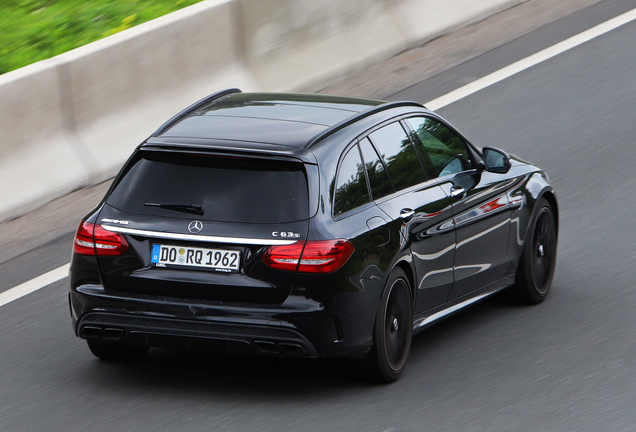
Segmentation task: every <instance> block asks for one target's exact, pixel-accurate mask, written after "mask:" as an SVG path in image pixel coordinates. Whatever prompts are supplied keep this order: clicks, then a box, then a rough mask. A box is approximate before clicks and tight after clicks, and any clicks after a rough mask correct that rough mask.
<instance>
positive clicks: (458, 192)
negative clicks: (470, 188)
mask: <svg viewBox="0 0 636 432" xmlns="http://www.w3.org/2000/svg"><path fill="white" fill-rule="evenodd" d="M465 194H466V189H464V188H463V187H461V186H453V187H452V188H451V190H450V196H451V197H452V198H457V199H462V198H463V197H464V195H465Z"/></svg>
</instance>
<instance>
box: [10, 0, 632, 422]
mask: <svg viewBox="0 0 636 432" xmlns="http://www.w3.org/2000/svg"><path fill="white" fill-rule="evenodd" d="M533 2H534V4H535V7H536V5H540V4H541V3H549V2H546V1H543V0H536V2H535V0H532V1H530V2H528V3H526V4H524V5H522V6H520V7H525V8H526V9H525V12H524V14H527V19H525V20H520V21H518V25H516V27H517V33H515V32H514V31H510V29H509V22H510V21H506V17H509V16H511V15H506V14H512V13H517V14H518V13H519V10H517V11H515V9H516V8H515V9H512V10H510V11H508V12H504V13H503V14H500V15H499V16H497V17H493V19H490V20H486V21H483V22H482V23H478V24H476V25H474V26H471V27H470V28H468V29H464V30H462V31H460V32H458V33H456V34H453V35H449V36H447V37H445V38H440V39H438V40H436V41H434V42H432V43H431V44H430V47H432V48H430V47H429V48H430V49H433V48H434V49H435V50H438V52H440V53H446V54H447V56H446V57H444V56H442V55H440V64H444V65H446V66H445V67H444V68H442V69H441V70H437V69H435V68H436V67H437V68H438V69H439V67H440V66H436V67H429V68H428V69H426V71H425V72H423V73H422V75H421V76H420V79H419V81H418V80H417V79H414V77H413V74H412V73H411V72H408V71H405V72H404V73H403V74H401V73H398V72H396V67H397V68H399V67H400V66H396V65H398V64H404V63H408V61H407V60H405V58H407V57H408V56H409V55H410V56H413V57H412V58H413V59H414V60H413V61H421V59H422V58H426V56H427V55H429V56H430V53H429V54H427V52H428V51H427V47H426V46H424V47H421V48H418V49H416V50H413V51H411V52H407V53H403V54H401V55H400V56H397V57H396V58H395V59H392V60H389V61H388V62H386V63H385V66H384V69H383V70H384V73H383V72H382V71H381V69H382V67H381V66H378V67H377V68H378V69H376V71H377V72H378V81H377V85H374V84H373V80H371V81H370V80H369V75H368V71H367V72H363V73H362V74H361V75H360V76H359V77H358V78H356V77H351V78H348V79H347V80H344V81H342V82H340V83H335V84H333V85H332V86H331V87H328V88H327V89H326V91H329V90H332V91H331V92H334V91H336V90H337V89H338V88H340V89H341V91H340V92H341V93H349V94H362V95H370V96H376V97H377V96H380V97H387V98H389V99H393V100H395V99H413V100H417V101H420V102H427V101H429V100H431V99H434V98H437V97H439V96H441V95H443V94H445V93H448V92H449V91H451V90H453V89H455V88H457V87H460V86H462V85H464V84H466V83H469V82H471V81H474V80H475V79H477V78H480V77H482V76H484V75H487V74H489V73H491V72H494V71H496V70H498V69H500V68H502V67H504V66H506V65H508V64H511V63H513V62H515V61H518V60H520V59H522V58H524V57H527V56H528V55H531V54H534V53H535V52H537V51H540V50H542V49H544V48H546V47H549V46H551V45H553V44H555V43H558V42H560V41H562V40H564V39H566V38H568V37H571V36H573V35H576V34H578V33H580V32H582V31H584V30H587V29H589V28H591V27H593V26H595V25H597V24H599V23H601V22H604V21H606V20H608V19H611V18H613V17H615V16H618V15H620V14H622V13H624V12H626V11H628V10H630V9H632V8H634V6H635V4H634V2H633V0H603V1H587V3H585V2H583V1H580V2H578V3H577V4H578V5H579V6H580V7H579V8H578V9H577V10H576V11H575V12H573V13H569V14H568V13H567V11H566V10H561V9H558V8H557V7H555V15H554V17H553V18H552V20H549V19H548V18H547V17H548V16H549V14H545V10H543V9H541V8H539V9H541V10H535V11H534V12H535V13H534V14H533V13H530V12H531V11H532V8H531V7H530V6H532V3H533ZM553 3H555V2H553ZM558 3H562V2H558ZM557 9H558V13H559V14H560V15H559V14H556V12H557ZM570 12H572V11H570ZM556 19H558V20H556ZM533 20H534V22H533ZM541 20H543V21H541ZM555 20H556V21H555ZM501 22H503V23H504V24H501ZM497 23H499V24H497ZM498 25H499V26H500V27H497V26H498ZM462 32H463V33H462ZM493 33H495V34H500V35H501V39H500V41H501V43H500V44H496V43H494V42H493V39H492V38H490V39H489V38H487V37H486V36H484V41H485V42H484V43H485V44H486V45H487V49H485V50H483V52H479V53H478V54H475V52H476V51H475V50H474V49H467V48H466V49H464V54H462V48H461V47H460V46H459V45H458V43H459V42H458V41H459V40H460V39H461V37H462V34H463V35H464V36H463V37H464V39H465V41H464V42H463V43H464V45H463V46H464V48H465V47H466V46H468V45H470V44H474V43H475V38H476V36H475V35H480V34H481V35H486V34H491V35H492V34H493ZM470 35H472V37H471V36H470ZM444 44H446V48H447V49H446V50H444V46H445V45H444ZM462 55H463V61H462ZM418 59H420V60H418ZM422 67H423V68H424V66H422ZM391 76H393V77H392V78H391ZM365 77H366V78H365ZM425 78H426V79H425ZM356 79H358V81H356ZM422 79H424V81H422ZM386 83H390V85H389V84H386ZM347 89H350V91H347ZM365 89H367V90H365ZM369 89H374V90H373V91H371V90H369ZM440 113H441V115H443V116H444V117H446V118H447V119H448V120H449V121H450V122H451V123H453V124H454V125H455V126H457V127H458V128H459V129H460V130H461V131H463V132H464V134H465V135H466V136H467V137H468V138H469V139H471V140H472V141H473V142H474V143H475V144H476V145H478V146H485V145H491V146H496V147H500V148H502V149H505V150H507V151H509V152H511V153H513V154H516V155H518V156H521V157H523V158H524V159H527V160H530V161H533V162H536V163H537V164H539V165H540V166H542V167H544V168H545V169H547V170H548V172H549V174H550V176H551V178H552V182H553V184H554V186H555V188H556V191H557V193H558V198H559V200H560V210H561V211H560V216H561V231H560V242H559V254H558V264H557V271H556V276H555V280H554V285H553V291H552V293H551V294H550V296H549V298H548V299H547V301H546V302H544V303H543V304H541V305H538V306H533V307H520V306H514V305H510V304H508V303H506V302H505V301H503V300H501V299H499V298H493V299H489V300H486V301H484V302H481V303H479V304H477V305H476V306H473V307H471V308H469V309H466V310H465V311H462V312H460V313H458V314H456V315H454V316H452V317H451V318H449V319H447V320H445V321H443V322H441V323H439V324H437V325H435V326H433V327H431V328H430V329H428V330H426V331H425V332H423V333H421V334H420V335H418V336H416V337H415V339H414V343H413V349H412V352H411V358H410V360H409V363H408V365H407V368H406V371H405V373H404V375H403V376H402V378H401V379H400V380H399V381H398V382H396V383H395V384H392V385H385V386H379V385H373V384H369V383H365V382H363V381H360V380H357V379H355V378H353V377H352V376H351V374H350V371H349V370H347V369H346V368H344V367H343V365H342V364H341V363H340V362H337V361H325V360H287V359H275V358H262V357H238V358H237V357H230V356H217V355H213V354H206V353H187V352H175V351H168V350H151V351H150V352H149V354H148V356H147V357H146V359H145V360H144V361H143V362H140V363H134V364H116V363H115V364H114V363H107V362H103V361H100V360H97V359H96V358H94V357H93V356H92V355H91V354H90V352H89V351H88V348H87V347H86V345H85V343H84V342H82V341H80V340H78V339H76V338H75V336H74V335H73V332H72V330H71V326H70V319H69V313H68V304H67V299H66V290H67V287H66V283H67V281H66V279H64V280H60V281H59V282H56V283H53V284H51V285H49V286H47V287H45V288H43V289H41V290H39V291H36V292H34V293H32V294H29V295H27V296H25V297H22V298H20V299H18V300H16V301H13V302H11V303H9V304H6V305H4V306H1V307H0V330H1V332H0V431H18V430H19V431H23V430H33V431H36V430H46V431H75V430H77V431H79V430H91V431H95V432H97V431H113V430H139V431H142V430H143V431H150V430H152V431H157V432H158V431H173V430H180V431H202V430H210V431H247V430H251V431H277V432H278V431H378V432H384V431H396V432H398V431H539V430H546V431H601V430H602V431H633V430H635V429H636V373H634V370H636V336H635V332H634V329H636V295H635V294H636V290H635V286H636V274H635V272H634V269H636V247H635V246H634V245H635V243H636V242H635V240H636V227H635V224H634V215H635V214H636V198H635V197H634V192H633V191H634V190H635V189H636V175H635V174H634V167H636V152H635V151H634V148H635V145H636V144H635V141H636V121H635V118H636V21H634V22H632V23H629V24H626V25H624V26H622V27H620V28H618V29H616V30H613V31H611V32H609V33H607V34H604V35H602V36H600V37H598V38H595V39H593V40H591V41H589V42H587V43H585V44H582V45H580V46H578V47H576V48H574V49H572V50H569V51H567V52H565V53H563V54H560V55H558V56H556V57H554V58H552V59H550V60H547V61H545V62H543V63H540V64H538V65H536V66H533V67H531V68H529V69H527V70H525V71H523V72H521V73H519V74H517V75H514V76H512V77H510V78H508V79H506V80H504V81H501V82H499V83H497V84H495V85H492V86H490V87H488V88H485V89H484V90H481V91H479V92H477V93H475V94H473V95H471V96H468V97H466V98H464V99H461V100H459V101H457V102H455V103H453V104H451V105H448V106H446V107H444V108H442V109H440ZM106 186H107V185H106V184H103V185H100V186H97V187H95V188H92V189H89V190H85V191H81V192H78V193H76V194H73V195H71V196H68V197H65V198H63V199H61V200H58V201H56V202H53V203H51V204H49V205H48V206H47V207H45V208H43V209H40V210H38V211H36V212H34V213H32V214H30V215H28V216H27V217H24V218H21V219H17V220H15V221H11V222H8V223H5V224H3V225H1V226H0V238H2V241H3V247H2V250H1V251H0V292H2V291H6V290H7V289H10V288H12V287H14V286H16V285H18V284H21V283H22V282H25V281H28V280H30V279H32V278H34V277H36V276H38V275H40V274H43V273H45V272H47V271H49V270H51V269H54V268H57V267H59V266H61V265H63V264H65V263H67V262H68V261H69V256H70V248H71V240H72V230H73V229H74V228H75V226H76V224H77V222H78V220H79V218H80V217H81V216H82V214H83V213H85V212H86V211H87V210H88V209H90V208H91V207H92V206H93V205H94V204H95V203H97V202H98V201H99V199H100V197H101V195H102V194H103V193H104V190H105V188H106Z"/></svg>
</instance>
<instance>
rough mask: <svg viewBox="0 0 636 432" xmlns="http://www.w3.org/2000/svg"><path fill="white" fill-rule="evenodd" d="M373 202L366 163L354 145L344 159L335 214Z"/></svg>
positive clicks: (335, 198) (336, 197)
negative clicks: (366, 173)
mask: <svg viewBox="0 0 636 432" xmlns="http://www.w3.org/2000/svg"><path fill="white" fill-rule="evenodd" d="M368 202H371V199H370V198H369V188H368V187H367V178H366V176H365V174H364V165H362V160H361V159H360V151H359V150H358V146H357V145H354V146H353V147H351V149H350V150H349V151H348V152H347V154H346V156H345V157H344V159H343V160H342V164H341V165H340V170H339V171H338V179H337V183H336V190H335V193H334V206H333V213H334V216H338V215H339V214H342V213H344V212H347V211H349V210H353V209H354V208H356V207H359V206H361V205H363V204H366V203H368Z"/></svg>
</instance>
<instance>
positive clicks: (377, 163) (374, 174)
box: [360, 138, 393, 200]
mask: <svg viewBox="0 0 636 432" xmlns="http://www.w3.org/2000/svg"><path fill="white" fill-rule="evenodd" d="M360 150H361V151H362V157H363V158H364V165H365V166H366V167H367V175H368V176H369V185H370V186H371V194H372V195H373V199H374V200H376V199H380V198H382V197H384V196H387V195H389V194H390V193H392V192H393V186H391V180H389V175H388V174H387V172H386V169H385V168H384V165H383V164H382V161H381V160H380V158H379V157H378V154H377V153H376V151H375V149H374V148H373V146H372V145H371V143H370V142H369V140H368V139H367V138H365V139H363V140H362V141H360Z"/></svg>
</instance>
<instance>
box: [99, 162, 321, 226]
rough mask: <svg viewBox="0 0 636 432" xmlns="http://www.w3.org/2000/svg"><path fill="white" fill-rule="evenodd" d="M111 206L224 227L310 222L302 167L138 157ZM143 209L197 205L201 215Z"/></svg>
mask: <svg viewBox="0 0 636 432" xmlns="http://www.w3.org/2000/svg"><path fill="white" fill-rule="evenodd" d="M107 203H108V204H109V205H111V206H113V207H115V208H118V209H120V210H124V211H129V212H134V213H142V214H149V215H156V216H166V217H174V218H184V219H204V220H214V221H223V222H255V223H259V222H262V223H279V222H291V221H297V220H303V219H307V218H308V217H309V214H308V213H309V204H308V196H307V180H306V178H305V173H304V171H303V167H302V164H298V163H285V162H277V161H262V160H256V159H247V158H232V157H218V156H207V155H184V154H175V153H163V152H140V153H139V155H138V156H137V158H136V159H135V160H133V161H132V162H131V165H130V166H129V167H128V171H127V172H126V174H125V175H124V177H123V178H122V180H121V181H120V182H119V183H118V184H117V186H116V188H115V189H114V191H113V193H112V194H111V195H110V196H109V197H108V200H107ZM144 203H157V204H186V205H190V204H194V205H199V206H201V207H202V209H203V215H201V216H199V215H195V214H189V213H183V212H179V211H175V210H169V209H164V208H159V207H148V206H144Z"/></svg>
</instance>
